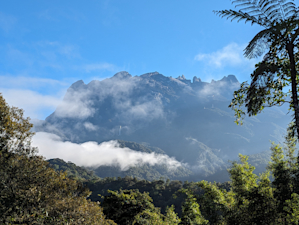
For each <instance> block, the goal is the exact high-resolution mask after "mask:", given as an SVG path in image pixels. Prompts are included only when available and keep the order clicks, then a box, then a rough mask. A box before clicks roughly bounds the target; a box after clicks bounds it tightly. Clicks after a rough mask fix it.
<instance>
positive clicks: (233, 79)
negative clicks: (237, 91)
mask: <svg viewBox="0 0 299 225" xmlns="http://www.w3.org/2000/svg"><path fill="white" fill-rule="evenodd" d="M220 81H226V82H228V83H239V81H238V79H237V78H236V76H235V75H228V76H224V77H223V78H222V79H221V80H220Z"/></svg>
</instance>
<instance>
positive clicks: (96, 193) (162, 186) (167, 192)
mask: <svg viewBox="0 0 299 225" xmlns="http://www.w3.org/2000/svg"><path fill="white" fill-rule="evenodd" d="M85 184H86V185H87V187H88V188H89V189H90V190H91V191H92V194H91V195H90V197H89V198H90V199H91V200H92V201H103V199H102V198H101V196H103V197H105V196H107V195H109V192H108V190H112V191H118V190H120V189H123V190H139V191H140V192H141V193H143V192H147V193H149V196H150V197H151V198H152V199H153V204H154V205H155V206H156V207H159V208H161V212H162V213H163V214H165V212H166V208H167V206H171V205H174V207H175V211H176V212H177V213H178V214H179V216H181V215H182V210H181V205H182V204H183V202H184V201H185V198H186V195H185V194H184V193H181V192H180V190H181V189H182V188H184V189H188V190H190V191H192V193H193V194H196V195H201V194H203V191H202V190H201V189H200V188H199V187H198V186H197V184H196V183H195V182H188V181H185V182H182V181H178V180H174V181H170V180H166V181H165V180H155V181H147V180H138V179H137V178H132V177H124V178H120V177H119V178H115V177H111V178H110V177H107V178H104V179H101V180H98V181H96V182H92V181H90V182H86V183H85ZM217 186H219V187H220V188H223V189H226V190H227V191H228V190H229V189H230V183H229V182H225V183H217Z"/></svg>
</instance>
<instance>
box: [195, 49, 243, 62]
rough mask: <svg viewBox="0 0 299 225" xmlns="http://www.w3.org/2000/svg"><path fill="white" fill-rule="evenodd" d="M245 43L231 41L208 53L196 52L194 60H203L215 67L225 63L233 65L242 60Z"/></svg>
mask: <svg viewBox="0 0 299 225" xmlns="http://www.w3.org/2000/svg"><path fill="white" fill-rule="evenodd" d="M245 47H246V46H245V45H238V44H236V43H231V44H229V45H227V46H225V47H224V48H222V49H220V50H218V51H216V52H212V53H209V54H198V55H196V56H195V60H197V61H204V62H207V63H209V64H210V65H213V66H216V67H223V66H225V65H227V64H229V65H232V66H235V65H239V64H240V63H242V62H243V61H244V56H243V49H244V48H245Z"/></svg>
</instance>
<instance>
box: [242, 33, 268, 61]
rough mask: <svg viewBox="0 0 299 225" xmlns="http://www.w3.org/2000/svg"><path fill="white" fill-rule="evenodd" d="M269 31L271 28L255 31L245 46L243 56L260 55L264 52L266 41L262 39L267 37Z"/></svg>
mask: <svg viewBox="0 0 299 225" xmlns="http://www.w3.org/2000/svg"><path fill="white" fill-rule="evenodd" d="M270 33H271V28H268V29H265V30H262V31H260V32H259V33H257V34H256V35H255V36H254V38H253V39H252V40H251V41H250V42H249V44H248V45H247V47H246V48H245V50H244V51H245V52H244V56H245V57H247V58H249V59H251V58H255V57H258V56H261V55H262V54H263V53H264V49H265V47H266V42H265V41H264V40H265V39H266V38H267V37H269V35H270Z"/></svg>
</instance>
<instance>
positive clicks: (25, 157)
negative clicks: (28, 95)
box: [0, 95, 114, 224]
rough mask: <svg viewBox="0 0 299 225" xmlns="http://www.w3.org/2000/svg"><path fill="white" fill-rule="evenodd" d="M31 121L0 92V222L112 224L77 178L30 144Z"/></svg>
mask: <svg viewBox="0 0 299 225" xmlns="http://www.w3.org/2000/svg"><path fill="white" fill-rule="evenodd" d="M31 127H32V125H31V124H30V122H29V119H28V118H27V119H26V118H24V117H23V111H22V110H20V109H17V108H14V107H9V106H8V105H7V104H6V102H5V100H4V99H3V97H2V95H0V223H1V224H114V222H112V221H109V220H106V219H105V216H104V214H103V212H102V209H101V208H100V207H99V205H98V204H97V203H95V202H91V201H90V200H87V199H86V198H87V197H88V196H89V195H90V192H89V191H88V190H87V189H86V188H85V187H83V185H82V183H80V182H77V181H75V180H71V179H69V178H67V177H66V174H65V173H62V172H56V171H55V170H54V169H51V168H49V167H48V163H47V162H46V161H44V159H43V157H41V156H38V155H36V152H37V149H35V148H32V147H31V137H32V135H33V133H31V132H30V128H31Z"/></svg>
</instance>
